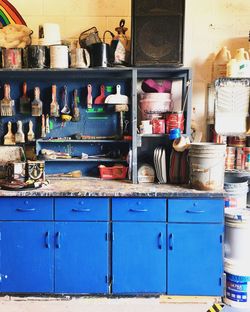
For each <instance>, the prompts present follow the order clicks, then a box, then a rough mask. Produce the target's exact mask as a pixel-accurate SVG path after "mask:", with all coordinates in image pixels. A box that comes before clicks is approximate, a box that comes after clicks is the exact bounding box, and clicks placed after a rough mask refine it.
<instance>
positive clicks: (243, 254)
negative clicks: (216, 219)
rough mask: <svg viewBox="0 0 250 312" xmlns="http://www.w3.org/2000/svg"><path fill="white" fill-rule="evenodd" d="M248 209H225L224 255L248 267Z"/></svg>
mask: <svg viewBox="0 0 250 312" xmlns="http://www.w3.org/2000/svg"><path fill="white" fill-rule="evenodd" d="M249 239H250V211H249V210H248V209H231V208H227V209H225V248H224V249H225V257H226V258H227V259H229V260H231V261H233V262H237V263H241V264H242V265H243V266H245V265H248V264H249V269H250V248H249V247H247V246H249Z"/></svg>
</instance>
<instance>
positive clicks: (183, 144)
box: [173, 136, 190, 152]
mask: <svg viewBox="0 0 250 312" xmlns="http://www.w3.org/2000/svg"><path fill="white" fill-rule="evenodd" d="M189 146H190V140H189V138H185V137H184V136H181V137H180V138H179V139H175V140H174V142H173V149H174V150H175V151H176V152H184V151H185V150H186V149H187V148H189Z"/></svg>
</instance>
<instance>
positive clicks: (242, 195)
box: [224, 176, 248, 209]
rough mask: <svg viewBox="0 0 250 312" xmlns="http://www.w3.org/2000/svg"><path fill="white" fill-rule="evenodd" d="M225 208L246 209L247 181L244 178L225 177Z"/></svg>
mask: <svg viewBox="0 0 250 312" xmlns="http://www.w3.org/2000/svg"><path fill="white" fill-rule="evenodd" d="M224 189H225V191H226V193H227V194H226V197H225V207H228V208H238V209H245V208H246V207H247V193H248V180H247V178H244V177H235V176H226V177H225V182H224Z"/></svg>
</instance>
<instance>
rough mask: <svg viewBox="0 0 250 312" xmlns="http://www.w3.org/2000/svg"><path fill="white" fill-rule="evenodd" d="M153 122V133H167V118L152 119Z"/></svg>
mask: <svg viewBox="0 0 250 312" xmlns="http://www.w3.org/2000/svg"><path fill="white" fill-rule="evenodd" d="M151 124H152V131H153V134H163V133H165V120H164V119H152V120H151Z"/></svg>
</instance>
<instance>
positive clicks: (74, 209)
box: [72, 208, 91, 212]
mask: <svg viewBox="0 0 250 312" xmlns="http://www.w3.org/2000/svg"><path fill="white" fill-rule="evenodd" d="M72 211H74V212H90V211H91V209H81V208H72Z"/></svg>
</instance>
